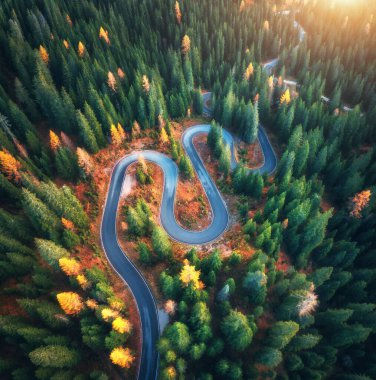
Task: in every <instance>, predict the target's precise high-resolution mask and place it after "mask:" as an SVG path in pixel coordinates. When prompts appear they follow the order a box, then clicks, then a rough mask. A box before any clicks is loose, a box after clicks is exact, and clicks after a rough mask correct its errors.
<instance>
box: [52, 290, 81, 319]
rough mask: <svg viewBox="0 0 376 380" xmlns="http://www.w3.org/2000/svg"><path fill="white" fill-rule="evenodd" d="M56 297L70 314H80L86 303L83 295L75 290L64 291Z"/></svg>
mask: <svg viewBox="0 0 376 380" xmlns="http://www.w3.org/2000/svg"><path fill="white" fill-rule="evenodd" d="M56 298H57V300H58V302H59V305H60V307H61V308H62V309H63V310H64V312H65V313H66V314H68V315H76V314H79V313H80V311H81V310H82V309H83V307H84V304H83V302H82V299H81V297H80V296H79V295H78V294H77V293H73V292H63V293H58V294H57V295H56Z"/></svg>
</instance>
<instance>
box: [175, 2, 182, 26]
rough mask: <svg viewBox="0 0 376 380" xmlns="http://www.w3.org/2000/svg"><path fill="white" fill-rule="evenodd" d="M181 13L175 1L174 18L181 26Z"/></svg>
mask: <svg viewBox="0 0 376 380" xmlns="http://www.w3.org/2000/svg"><path fill="white" fill-rule="evenodd" d="M181 16H182V15H181V11H180V5H179V2H178V1H175V18H176V22H177V23H178V24H181Z"/></svg>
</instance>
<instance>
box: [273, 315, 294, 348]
mask: <svg viewBox="0 0 376 380" xmlns="http://www.w3.org/2000/svg"><path fill="white" fill-rule="evenodd" d="M298 331H299V325H298V324H297V323H296V322H293V321H280V322H276V323H275V324H274V325H273V326H272V327H271V328H270V329H269V331H268V335H267V339H266V344H269V345H270V346H271V347H273V348H276V349H282V348H284V347H286V346H287V345H288V344H289V342H290V341H291V339H292V338H293V337H294V336H295V335H296V334H297V332H298Z"/></svg>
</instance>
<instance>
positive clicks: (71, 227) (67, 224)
mask: <svg viewBox="0 0 376 380" xmlns="http://www.w3.org/2000/svg"><path fill="white" fill-rule="evenodd" d="M61 224H62V225H63V227H64V228H65V229H66V230H69V231H73V230H74V223H73V222H72V221H71V220H68V219H65V218H61Z"/></svg>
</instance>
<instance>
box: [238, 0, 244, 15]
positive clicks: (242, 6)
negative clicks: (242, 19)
mask: <svg viewBox="0 0 376 380" xmlns="http://www.w3.org/2000/svg"><path fill="white" fill-rule="evenodd" d="M244 8H245V2H244V0H242V1H241V2H240V6H239V11H240V12H243V11H244Z"/></svg>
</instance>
